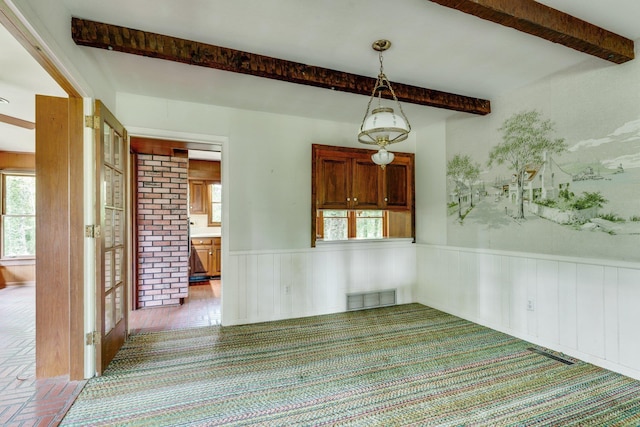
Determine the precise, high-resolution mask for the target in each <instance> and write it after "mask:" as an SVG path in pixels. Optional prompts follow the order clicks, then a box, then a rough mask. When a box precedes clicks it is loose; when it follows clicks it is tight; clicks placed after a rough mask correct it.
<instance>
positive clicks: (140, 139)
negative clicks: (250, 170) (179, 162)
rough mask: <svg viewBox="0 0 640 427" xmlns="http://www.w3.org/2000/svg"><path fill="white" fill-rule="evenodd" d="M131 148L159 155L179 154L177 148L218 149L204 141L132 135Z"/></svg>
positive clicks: (135, 151) (137, 151)
mask: <svg viewBox="0 0 640 427" xmlns="http://www.w3.org/2000/svg"><path fill="white" fill-rule="evenodd" d="M129 144H130V150H131V152H132V153H138V154H156V155H159V156H177V154H176V151H177V150H200V151H218V150H214V149H213V148H217V146H212V145H211V144H208V143H204V142H189V141H175V140H173V139H160V138H148V137H144V136H131V137H130V138H129Z"/></svg>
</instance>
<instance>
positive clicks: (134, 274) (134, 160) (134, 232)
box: [130, 153, 140, 311]
mask: <svg viewBox="0 0 640 427" xmlns="http://www.w3.org/2000/svg"><path fill="white" fill-rule="evenodd" d="M130 157H131V163H130V174H131V185H130V187H131V218H132V221H131V222H132V224H131V253H132V254H133V256H132V258H131V260H132V261H133V262H132V263H131V264H132V265H131V310H132V311H133V310H137V309H138V308H140V307H138V254H139V251H138V239H139V234H138V153H131V156H130Z"/></svg>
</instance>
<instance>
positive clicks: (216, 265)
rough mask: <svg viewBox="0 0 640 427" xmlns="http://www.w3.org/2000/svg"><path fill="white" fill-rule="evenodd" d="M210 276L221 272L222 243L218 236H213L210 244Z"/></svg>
mask: <svg viewBox="0 0 640 427" xmlns="http://www.w3.org/2000/svg"><path fill="white" fill-rule="evenodd" d="M211 252H212V257H211V272H210V275H211V276H220V275H221V274H222V245H221V240H220V237H214V239H213V244H212V245H211Z"/></svg>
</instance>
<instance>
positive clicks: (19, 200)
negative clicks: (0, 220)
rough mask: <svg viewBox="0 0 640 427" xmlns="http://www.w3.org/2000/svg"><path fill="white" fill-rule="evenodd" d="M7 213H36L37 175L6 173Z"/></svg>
mask: <svg viewBox="0 0 640 427" xmlns="http://www.w3.org/2000/svg"><path fill="white" fill-rule="evenodd" d="M5 191H6V194H5V203H6V204H5V214H7V215H35V214H36V177H35V176H19V175H5Z"/></svg>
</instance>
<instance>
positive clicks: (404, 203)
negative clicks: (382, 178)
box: [384, 156, 413, 209]
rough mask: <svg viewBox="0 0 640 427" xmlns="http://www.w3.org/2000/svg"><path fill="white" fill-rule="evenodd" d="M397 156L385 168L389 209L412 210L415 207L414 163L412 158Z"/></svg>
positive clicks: (386, 202) (386, 199)
mask: <svg viewBox="0 0 640 427" xmlns="http://www.w3.org/2000/svg"><path fill="white" fill-rule="evenodd" d="M398 157H399V156H396V160H394V162H393V163H391V164H388V165H387V167H386V168H385V175H386V188H387V191H386V198H385V200H384V201H385V204H386V207H387V208H388V209H411V208H412V205H413V162H412V159H411V158H410V157H407V158H405V157H400V158H398Z"/></svg>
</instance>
